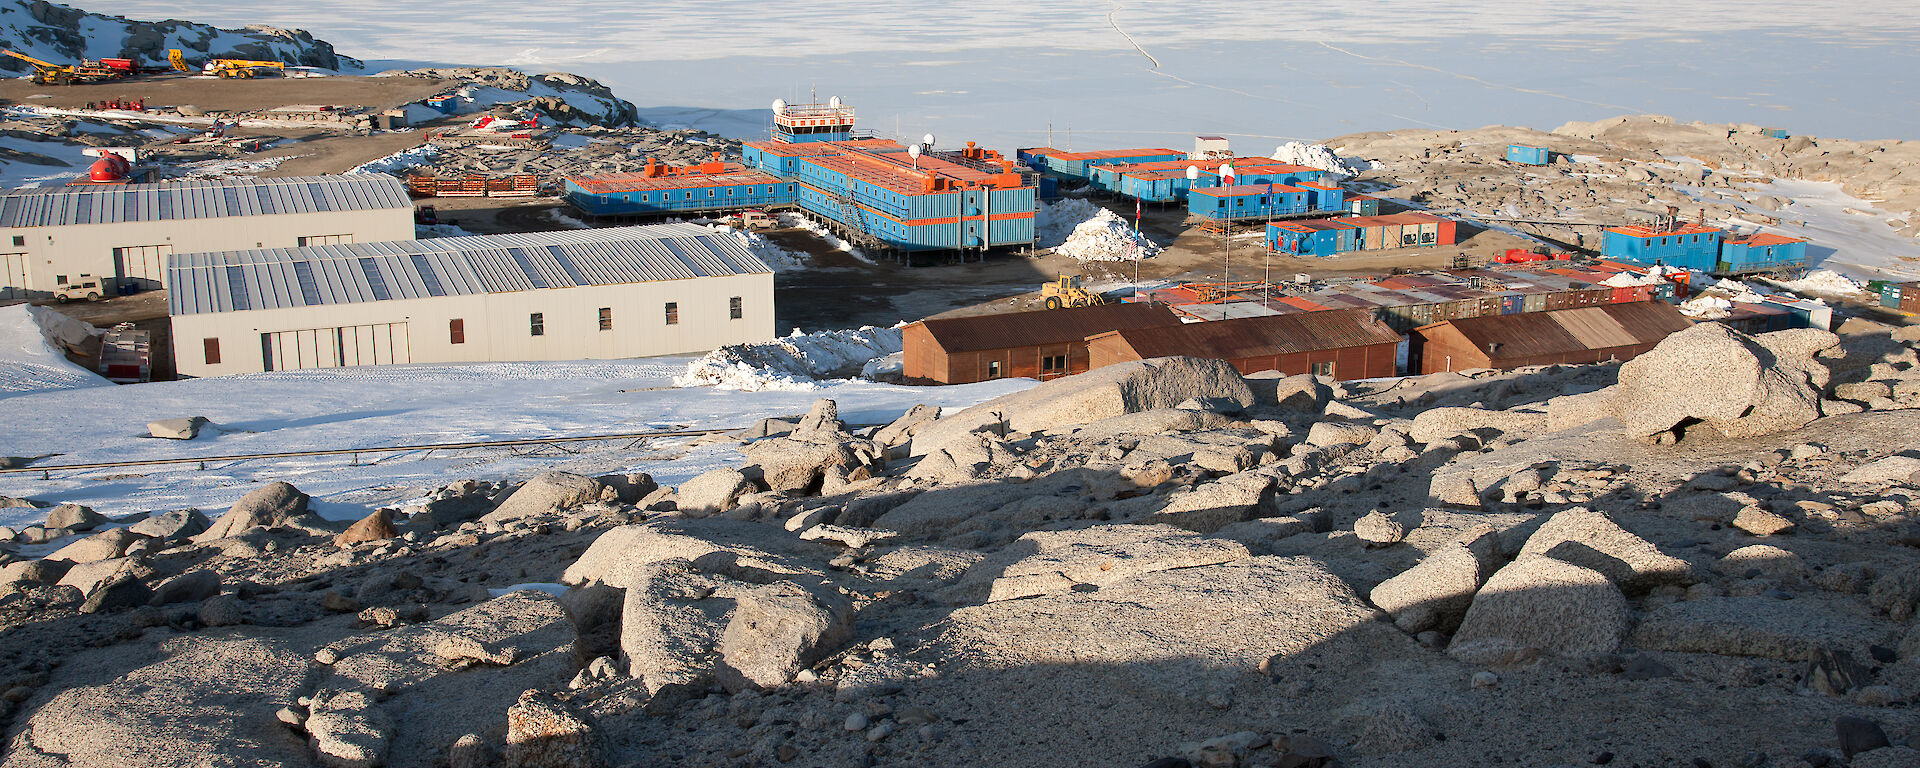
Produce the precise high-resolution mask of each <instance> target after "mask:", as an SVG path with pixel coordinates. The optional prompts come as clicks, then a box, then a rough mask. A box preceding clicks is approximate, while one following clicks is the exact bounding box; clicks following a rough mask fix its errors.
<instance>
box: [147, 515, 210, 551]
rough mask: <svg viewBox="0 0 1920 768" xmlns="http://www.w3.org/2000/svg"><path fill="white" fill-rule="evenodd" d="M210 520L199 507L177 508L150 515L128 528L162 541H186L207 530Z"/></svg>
mask: <svg viewBox="0 0 1920 768" xmlns="http://www.w3.org/2000/svg"><path fill="white" fill-rule="evenodd" d="M208 525H209V521H208V520H207V516H206V515H204V514H201V513H200V510H197V509H176V510H173V511H170V512H162V513H160V514H157V515H152V516H149V517H148V518H147V519H145V520H141V521H140V522H137V523H134V524H133V525H132V526H129V527H128V530H131V531H133V532H134V533H137V534H140V535H142V536H151V537H153V538H154V539H155V540H157V541H161V542H168V543H171V542H176V541H184V540H186V539H188V538H191V537H193V536H195V535H197V534H199V533H201V532H203V531H205V530H207V526H208Z"/></svg>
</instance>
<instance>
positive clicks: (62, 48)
mask: <svg viewBox="0 0 1920 768" xmlns="http://www.w3.org/2000/svg"><path fill="white" fill-rule="evenodd" d="M0 45H4V46H5V47H6V48H8V49H10V50H16V51H20V52H22V53H26V54H28V55H31V56H34V57H36V58H40V59H45V60H48V61H55V62H65V63H71V62H74V61H77V60H79V59H100V58H103V57H112V58H128V59H133V60H134V61H135V62H137V63H138V64H140V65H142V66H157V67H164V66H167V51H168V50H169V49H174V48H178V49H180V50H181V51H183V52H185V53H186V54H187V56H188V57H189V58H191V59H194V60H199V59H203V58H235V59H248V60H254V61H281V62H286V63H288V64H293V65H298V66H306V67H320V68H323V69H331V70H343V71H357V70H359V69H360V67H361V64H360V62H359V61H358V60H356V59H351V58H348V57H345V56H341V55H339V54H337V53H335V52H334V50H333V46H332V45H331V44H329V43H328V42H326V41H325V40H317V39H315V38H314V37H313V35H311V34H308V33H307V32H306V31H305V30H299V29H279V28H275V27H269V26H265V25H257V24H256V25H250V26H248V27H247V28H245V29H219V28H217V27H213V26H209V25H206V24H196V23H194V22H191V21H180V20H177V19H172V20H167V21H134V20H132V19H128V18H126V17H124V16H111V15H107V14H100V13H89V12H87V11H83V10H80V9H78V8H73V7H69V6H65V5H58V4H55V3H50V2H46V0H4V1H3V2H0ZM0 69H4V70H6V71H9V72H27V71H30V70H31V69H32V66H30V65H28V64H27V63H26V62H24V61H20V60H18V59H12V58H6V59H0Z"/></svg>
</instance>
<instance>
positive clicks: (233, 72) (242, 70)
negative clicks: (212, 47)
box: [207, 59, 287, 78]
mask: <svg viewBox="0 0 1920 768" xmlns="http://www.w3.org/2000/svg"><path fill="white" fill-rule="evenodd" d="M286 68H287V65H286V64H285V63H283V62H278V61H249V60H247V59H214V60H213V61H209V62H207V72H209V73H211V74H212V75H213V76H214V77H229V78H235V77H237V78H250V77H253V76H255V75H257V74H259V70H262V69H272V70H281V71H282V72H284V71H285V70H286Z"/></svg>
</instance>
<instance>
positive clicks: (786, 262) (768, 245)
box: [708, 224, 812, 272]
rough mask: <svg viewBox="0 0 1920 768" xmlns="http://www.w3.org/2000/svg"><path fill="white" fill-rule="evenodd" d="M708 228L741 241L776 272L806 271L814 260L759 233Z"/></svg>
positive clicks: (725, 228) (713, 226)
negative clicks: (809, 262) (808, 264)
mask: <svg viewBox="0 0 1920 768" xmlns="http://www.w3.org/2000/svg"><path fill="white" fill-rule="evenodd" d="M708 228H709V229H712V230H713V231H715V232H719V233H721V234H731V235H732V236H733V237H734V238H735V239H737V240H739V241H740V244H741V245H744V246H746V247H747V250H749V251H752V252H753V255H755V256H758V257H760V260H761V261H764V262H766V263H767V266H769V267H773V271H774V272H791V271H793V270H796V269H805V268H806V267H807V263H808V261H809V260H810V259H812V257H811V256H809V255H807V254H805V253H802V252H800V251H796V250H793V249H791V248H787V247H786V246H783V245H781V244H779V243H776V242H774V241H772V240H768V239H767V238H766V237H765V236H764V235H761V234H759V233H757V232H748V231H746V230H742V229H734V228H733V227H729V226H727V225H725V224H709V225H708Z"/></svg>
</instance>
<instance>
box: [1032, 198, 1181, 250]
mask: <svg viewBox="0 0 1920 768" xmlns="http://www.w3.org/2000/svg"><path fill="white" fill-rule="evenodd" d="M1053 252H1054V253H1058V254H1060V255H1062V256H1068V257H1072V258H1075V259H1079V260H1081V261H1132V260H1135V259H1148V258H1153V255H1154V254H1156V253H1159V252H1160V246H1158V245H1154V244H1153V241H1151V240H1148V239H1146V238H1145V237H1143V236H1141V235H1140V234H1139V233H1137V232H1134V231H1133V225H1132V224H1128V223H1127V220H1126V219H1122V218H1120V217H1119V216H1117V215H1115V214H1114V212H1113V211H1109V210H1107V209H1105V208H1102V209H1100V212H1099V213H1096V214H1094V216H1093V218H1091V219H1088V220H1086V221H1083V222H1081V223H1080V225H1079V226H1077V227H1074V228H1073V234H1072V235H1069V236H1068V237H1067V241H1066V242H1064V243H1061V244H1060V247H1058V248H1055V249H1054V251H1053Z"/></svg>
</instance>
